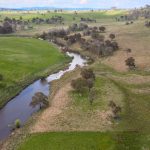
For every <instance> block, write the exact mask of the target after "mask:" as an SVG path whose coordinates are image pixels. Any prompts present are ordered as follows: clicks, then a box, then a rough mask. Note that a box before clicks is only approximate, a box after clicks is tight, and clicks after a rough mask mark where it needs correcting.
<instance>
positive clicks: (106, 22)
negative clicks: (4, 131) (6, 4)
mask: <svg viewBox="0 0 150 150" xmlns="http://www.w3.org/2000/svg"><path fill="white" fill-rule="evenodd" d="M127 14H128V12H127V11H125V10H111V11H94V12H91V11H90V12H89V11H78V12H77V13H75V12H72V11H64V12H57V13H54V12H48V11H43V12H42V11H41V12H39V13H37V12H32V11H31V12H28V13H27V12H26V13H16V12H1V19H3V18H5V17H6V16H8V17H14V18H20V16H22V18H23V19H24V20H28V19H29V20H32V18H33V17H41V18H49V17H52V16H57V15H59V16H62V17H63V18H64V24H55V25H54V24H50V25H49V24H44V23H43V24H38V25H37V24H32V25H33V29H30V30H21V31H17V32H15V33H12V34H9V35H8V36H16V35H19V36H29V35H30V36H33V37H36V36H35V34H37V33H38V34H39V35H38V36H39V37H40V38H42V39H44V40H47V41H53V42H54V43H55V44H57V45H59V46H60V47H61V49H62V50H64V49H65V50H66V49H67V50H70V51H73V52H77V53H80V54H81V55H82V56H84V57H86V56H88V57H90V59H91V60H93V63H89V65H88V66H86V67H84V68H83V69H92V71H93V74H94V75H95V77H94V79H93V78H92V84H90V86H91V87H90V88H89V89H88V88H87V87H83V89H81V86H82V84H80V83H81V82H82V83H83V84H85V85H86V86H87V83H89V80H88V79H85V78H84V77H83V75H82V71H83V69H81V68H80V67H77V68H76V69H75V70H74V71H72V72H69V73H67V74H65V75H64V76H63V77H62V78H61V79H60V80H56V81H53V83H52V87H51V95H49V102H50V106H49V107H48V108H47V109H46V110H42V111H40V112H39V113H37V114H36V115H35V116H34V117H33V118H32V119H31V123H29V125H28V126H27V127H25V129H24V128H22V129H21V130H19V131H18V132H19V134H18V133H16V134H15V135H14V136H12V138H10V139H8V141H7V142H6V144H4V149H5V148H8V147H9V148H10V147H11V148H12V149H13V148H14V149H18V150H26V149H29V150H38V149H39V150H40V149H41V148H42V149H45V150H51V149H52V150H55V149H56V150H64V149H65V150H68V149H69V150H75V149H77V150H99V149H102V150H149V149H150V138H149V137H150V109H149V108H150V63H149V62H150V45H149V41H150V37H149V34H150V29H149V28H147V27H145V26H144V22H145V19H144V18H142V17H141V18H140V19H138V20H134V23H132V24H130V25H126V22H125V21H116V20H115V18H116V17H119V16H122V15H127ZM88 17H89V18H93V19H96V22H85V23H86V24H87V25H88V27H87V30H88V29H89V31H90V32H92V33H94V34H88V35H87V34H86V35H85V32H84V29H83V30H80V27H79V29H77V31H76V30H74V28H73V27H74V26H73V27H72V29H73V30H72V31H69V32H66V31H65V30H66V29H68V27H70V26H72V24H80V23H81V20H80V19H81V18H84V19H85V18H88ZM82 23H83V22H82ZM82 25H83V24H82ZM100 26H101V27H102V26H103V27H105V28H106V30H105V31H104V32H101V31H99V27H100ZM75 27H76V28H78V27H77V26H76V25H75ZM84 27H85V26H84ZM62 28H63V34H65V36H64V35H59V34H58V35H57V34H56V37H53V36H51V35H52V34H53V31H55V32H56V33H57V32H58V33H59V31H62ZM60 29H61V30H60ZM39 30H40V31H39ZM43 32H44V33H43ZM95 33H96V34H95ZM97 33H98V34H99V35H100V36H97ZM112 34H113V35H115V39H113V38H112V39H111V36H113V35H112ZM110 35H111V36H110ZM63 36H64V37H63ZM39 37H38V38H39ZM36 38H37V37H36ZM65 39H67V40H65ZM8 41H9V45H8V44H6V43H7V42H8ZM99 43H101V44H100V45H99ZM107 44H108V45H109V46H108V45H107ZM0 45H2V48H0V57H1V56H2V57H1V58H2V59H0V65H1V66H0V68H2V74H3V75H4V81H2V82H0V85H2V87H3V88H0V90H1V91H2V93H3V95H1V96H2V98H4V99H6V98H7V97H8V95H7V94H5V91H6V92H7V87H9V86H15V85H16V83H21V87H22V85H24V83H26V82H28V81H32V80H33V79H35V78H38V77H40V76H43V75H45V73H47V72H49V71H54V69H56V68H60V67H62V66H64V63H65V62H67V61H68V58H66V57H65V56H64V55H63V54H61V53H59V52H58V50H57V48H55V47H54V46H52V45H49V44H48V43H46V41H40V40H36V39H28V38H16V37H1V38H0ZM91 45H92V46H91ZM95 45H96V46H97V47H98V48H99V49H97V47H95ZM87 46H88V47H87ZM101 46H104V47H103V49H105V52H106V51H107V53H105V52H104V51H103V49H102V50H101ZM108 48H109V49H108ZM41 49H42V50H41ZM129 49H130V51H128V50H129ZM4 50H5V52H4ZM20 50H21V51H20ZM1 51H2V52H1ZM41 56H42V57H41ZM130 57H133V58H134V59H135V62H134V63H135V64H133V66H132V67H134V69H131V68H130V66H128V65H127V63H126V60H127V59H128V58H130ZM1 62H2V63H1ZM12 62H13V64H12ZM18 62H19V64H18ZM31 64H32V65H31ZM6 65H7V67H6ZM0 73H1V72H0ZM83 78H84V79H83ZM77 79H80V80H79V81H81V82H79V83H78V85H80V86H78V85H77V86H72V85H73V81H74V82H75V81H76V82H77ZM90 79H91V78H90ZM90 81H91V80H90ZM85 82H87V83H85ZM76 88H77V89H76ZM20 89H21V88H20V84H19V86H16V89H13V90H12V91H11V92H10V95H13V94H14V93H17V92H18V91H19V90H20ZM1 91H0V92H1ZM2 100H3V99H2ZM3 101H4V100H3ZM3 101H2V102H3ZM29 122H30V121H29ZM26 128H27V129H26ZM20 137H21V140H18V138H20ZM9 148H8V149H9Z"/></svg>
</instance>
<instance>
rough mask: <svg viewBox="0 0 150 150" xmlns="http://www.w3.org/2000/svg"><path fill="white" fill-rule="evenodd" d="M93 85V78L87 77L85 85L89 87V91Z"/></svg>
mask: <svg viewBox="0 0 150 150" xmlns="http://www.w3.org/2000/svg"><path fill="white" fill-rule="evenodd" d="M93 86H94V79H93V78H90V79H87V87H88V89H89V92H90V91H91V88H92V87H93Z"/></svg>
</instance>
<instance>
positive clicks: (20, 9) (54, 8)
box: [0, 7, 98, 11]
mask: <svg viewBox="0 0 150 150" xmlns="http://www.w3.org/2000/svg"><path fill="white" fill-rule="evenodd" d="M56 9H57V10H60V9H62V10H92V9H93V10H98V8H57V7H22V8H0V11H6V10H19V11H30V10H56Z"/></svg>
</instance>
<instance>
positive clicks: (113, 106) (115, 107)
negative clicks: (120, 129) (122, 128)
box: [109, 101, 122, 118]
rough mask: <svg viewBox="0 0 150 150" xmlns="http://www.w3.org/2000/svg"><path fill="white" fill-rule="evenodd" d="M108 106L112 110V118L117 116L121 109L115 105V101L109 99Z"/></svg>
mask: <svg viewBox="0 0 150 150" xmlns="http://www.w3.org/2000/svg"><path fill="white" fill-rule="evenodd" d="M109 106H110V107H111V109H112V112H113V117H114V118H118V117H119V113H121V111H122V109H121V107H120V106H117V105H116V103H115V102H114V101H110V102H109Z"/></svg>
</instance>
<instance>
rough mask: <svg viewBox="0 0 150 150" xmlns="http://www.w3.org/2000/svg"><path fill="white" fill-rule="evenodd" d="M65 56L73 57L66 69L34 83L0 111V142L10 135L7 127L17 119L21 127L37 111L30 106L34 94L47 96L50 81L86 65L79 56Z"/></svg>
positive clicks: (72, 54)
mask: <svg viewBox="0 0 150 150" xmlns="http://www.w3.org/2000/svg"><path fill="white" fill-rule="evenodd" d="M66 54H67V55H68V56H70V57H73V59H72V61H71V63H70V64H69V68H68V69H66V70H64V71H63V70H60V71H59V72H58V73H54V74H51V75H49V76H48V77H47V78H46V81H44V82H42V80H37V81H35V82H34V83H32V84H31V85H29V86H28V87H27V88H25V89H24V90H23V91H22V92H21V93H20V94H19V95H18V96H16V97H15V98H13V99H12V100H11V101H10V102H8V103H7V105H6V106H5V107H4V108H3V109H1V110H0V140H3V139H5V138H7V137H8V136H9V135H10V134H11V128H10V126H9V125H11V124H13V123H14V121H15V120H16V119H19V120H20V121H21V124H22V125H23V124H25V123H26V121H27V120H28V119H29V117H30V116H31V115H32V114H33V113H35V112H37V111H38V110H39V107H38V106H37V107H34V108H33V107H32V106H30V103H31V101H32V97H33V96H34V94H35V93H37V92H42V93H44V94H45V95H47V96H48V95H49V94H50V93H49V92H50V82H51V81H53V80H57V79H60V78H61V77H62V75H64V74H65V73H66V72H69V71H71V70H74V69H75V68H76V66H77V65H79V66H81V67H83V66H84V65H85V64H86V60H85V59H83V58H82V57H81V56H80V55H79V54H75V53H70V52H67V53H66Z"/></svg>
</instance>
